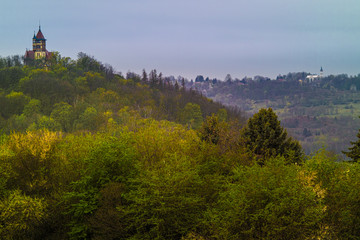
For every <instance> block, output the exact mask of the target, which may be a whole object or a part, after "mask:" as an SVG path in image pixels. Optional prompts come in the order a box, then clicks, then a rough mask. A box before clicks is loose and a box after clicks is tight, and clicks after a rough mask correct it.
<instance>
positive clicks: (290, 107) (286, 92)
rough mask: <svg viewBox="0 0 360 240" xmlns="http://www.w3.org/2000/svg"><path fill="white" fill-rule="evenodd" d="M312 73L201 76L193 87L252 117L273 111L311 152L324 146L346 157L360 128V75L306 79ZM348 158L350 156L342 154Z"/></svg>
mask: <svg viewBox="0 0 360 240" xmlns="http://www.w3.org/2000/svg"><path fill="white" fill-rule="evenodd" d="M308 75H310V73H306V72H298V73H289V74H287V75H279V76H278V77H277V78H276V79H270V78H267V77H262V76H255V77H254V78H248V77H245V78H243V79H241V80H240V79H237V78H235V79H233V78H232V77H231V76H230V75H227V76H226V78H225V81H218V80H217V79H212V80H211V79H209V78H204V77H202V76H198V77H197V78H196V79H195V82H188V84H187V87H189V88H190V87H191V88H193V89H197V90H198V91H200V92H202V93H203V94H204V95H205V96H207V97H209V98H211V99H213V100H214V101H218V102H221V103H223V104H226V105H228V106H237V107H240V108H241V109H243V110H244V111H246V113H247V114H249V115H252V114H254V113H256V112H257V111H258V110H259V109H261V108H268V107H271V108H272V109H274V111H275V112H276V113H277V115H278V116H279V119H280V120H281V123H282V125H283V126H284V127H286V129H287V130H288V132H289V134H290V135H291V136H293V137H294V138H296V139H297V140H299V141H300V142H301V145H302V146H303V148H304V149H305V152H306V153H307V154H310V153H312V152H314V151H316V150H318V149H319V148H321V147H326V148H327V149H328V150H329V151H333V152H335V153H336V154H341V152H342V151H343V150H344V149H347V148H348V147H349V143H350V141H353V140H354V138H355V135H354V134H353V133H354V131H357V129H359V128H360V121H359V119H358V116H359V115H360V95H359V90H360V74H359V75H357V76H348V75H346V74H340V75H328V76H323V77H321V78H320V77H318V78H316V79H314V80H313V81H310V80H309V79H308V78H306V77H307V76H308ZM342 157H344V156H342Z"/></svg>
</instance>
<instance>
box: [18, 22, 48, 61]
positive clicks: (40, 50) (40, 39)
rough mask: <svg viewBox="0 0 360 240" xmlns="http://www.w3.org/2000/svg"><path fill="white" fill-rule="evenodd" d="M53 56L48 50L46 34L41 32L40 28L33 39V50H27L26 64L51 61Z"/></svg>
mask: <svg viewBox="0 0 360 240" xmlns="http://www.w3.org/2000/svg"><path fill="white" fill-rule="evenodd" d="M51 56H52V53H51V52H49V51H48V50H46V39H45V37H44V34H43V33H42V32H41V26H39V31H38V33H37V34H36V36H35V32H34V37H33V49H32V50H26V52H25V57H24V60H25V64H28V63H29V62H32V61H34V60H45V61H46V60H49V59H50V58H51Z"/></svg>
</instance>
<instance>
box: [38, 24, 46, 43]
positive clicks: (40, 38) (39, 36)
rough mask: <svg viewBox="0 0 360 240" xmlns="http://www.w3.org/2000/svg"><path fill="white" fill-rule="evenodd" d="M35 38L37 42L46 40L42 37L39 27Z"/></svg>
mask: <svg viewBox="0 0 360 240" xmlns="http://www.w3.org/2000/svg"><path fill="white" fill-rule="evenodd" d="M36 38H37V39H38V40H46V39H45V37H44V35H43V34H42V32H41V28H40V26H39V31H38V33H37V34H36Z"/></svg>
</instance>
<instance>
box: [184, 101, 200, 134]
mask: <svg viewBox="0 0 360 240" xmlns="http://www.w3.org/2000/svg"><path fill="white" fill-rule="evenodd" d="M202 122H203V118H202V113H201V108H200V105H198V104H196V103H187V104H186V105H185V107H184V109H183V111H182V123H183V124H186V125H187V126H188V127H189V128H193V129H198V128H200V126H201V123H202Z"/></svg>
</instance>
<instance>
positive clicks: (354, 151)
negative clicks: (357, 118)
mask: <svg viewBox="0 0 360 240" xmlns="http://www.w3.org/2000/svg"><path fill="white" fill-rule="evenodd" d="M357 138H358V140H357V141H354V142H351V144H352V147H350V148H349V151H343V153H344V154H345V155H346V156H347V157H349V158H351V159H352V161H353V162H358V161H359V159H360V130H359V132H358V134H357Z"/></svg>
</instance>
